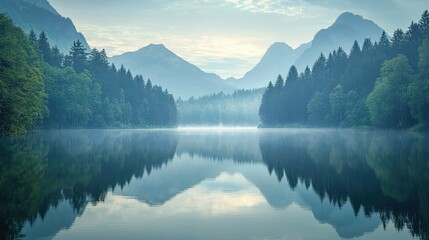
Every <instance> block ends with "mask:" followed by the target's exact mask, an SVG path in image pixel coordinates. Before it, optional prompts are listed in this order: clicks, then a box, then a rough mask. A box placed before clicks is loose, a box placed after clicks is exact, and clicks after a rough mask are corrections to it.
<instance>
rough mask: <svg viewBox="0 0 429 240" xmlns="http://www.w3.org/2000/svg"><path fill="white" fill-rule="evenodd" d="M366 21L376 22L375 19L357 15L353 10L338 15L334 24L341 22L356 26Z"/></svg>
mask: <svg viewBox="0 0 429 240" xmlns="http://www.w3.org/2000/svg"><path fill="white" fill-rule="evenodd" d="M365 23H371V24H375V23H374V22H373V21H371V20H368V19H365V18H363V17H362V16H361V15H357V14H354V13H351V12H344V13H342V14H341V15H340V16H338V18H337V20H335V22H334V24H333V26H335V25H340V24H344V25H349V26H355V25H361V24H365Z"/></svg>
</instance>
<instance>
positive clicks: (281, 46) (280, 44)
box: [268, 42, 293, 51]
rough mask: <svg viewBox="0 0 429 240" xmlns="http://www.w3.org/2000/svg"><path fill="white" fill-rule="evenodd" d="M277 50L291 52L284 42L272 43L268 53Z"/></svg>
mask: <svg viewBox="0 0 429 240" xmlns="http://www.w3.org/2000/svg"><path fill="white" fill-rule="evenodd" d="M277 49H290V50H293V49H292V48H291V47H290V46H289V45H287V43H285V42H275V43H273V44H272V45H271V46H270V47H269V48H268V51H270V50H271V51H273V50H277Z"/></svg>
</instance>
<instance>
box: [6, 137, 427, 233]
mask: <svg viewBox="0 0 429 240" xmlns="http://www.w3.org/2000/svg"><path fill="white" fill-rule="evenodd" d="M0 174H1V175H0V190H1V191H0V239H7V238H23V239H186V240H189V239H352V238H353V239H429V186H428V184H429V135H428V134H420V133H419V134H417V133H408V132H394V131H353V130H323V129H301V130H256V129H224V130H222V129H180V130H125V131H124V130H78V131H46V132H37V133H30V134H27V135H26V136H19V137H2V138H0Z"/></svg>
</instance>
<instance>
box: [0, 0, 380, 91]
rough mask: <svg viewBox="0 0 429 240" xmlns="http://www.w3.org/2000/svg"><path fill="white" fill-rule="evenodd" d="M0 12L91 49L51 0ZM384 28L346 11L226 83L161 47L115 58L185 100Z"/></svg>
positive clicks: (263, 76) (3, 5)
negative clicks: (310, 35) (308, 39)
mask: <svg viewBox="0 0 429 240" xmlns="http://www.w3.org/2000/svg"><path fill="white" fill-rule="evenodd" d="M0 12H5V13H6V14H7V15H8V16H9V17H10V18H11V19H12V20H13V21H14V22H15V23H16V24H17V25H18V26H20V27H21V28H23V29H24V31H26V32H29V31H30V30H32V29H33V30H35V31H36V33H37V34H38V33H40V32H41V31H45V32H46V33H47V35H48V38H49V40H50V42H51V43H52V45H53V46H55V45H56V46H58V48H59V49H60V50H61V51H62V52H63V53H68V51H69V49H70V46H71V45H72V43H73V41H76V40H80V41H81V42H83V44H84V46H85V47H86V48H87V50H88V51H89V50H90V47H89V45H88V43H87V41H86V39H85V37H84V36H83V35H82V34H81V33H79V32H77V30H76V28H75V26H74V24H73V22H72V21H71V19H69V18H64V17H62V16H61V15H60V14H59V13H58V12H57V11H56V10H55V9H54V8H53V7H52V6H51V5H50V3H49V2H48V0H14V1H9V0H0ZM382 32H383V29H381V28H380V27H379V26H378V25H377V24H375V23H374V22H372V21H370V20H367V19H364V18H363V17H361V16H359V15H354V14H352V13H343V14H341V15H340V16H339V17H338V18H337V20H336V21H335V22H334V23H333V24H332V25H331V26H330V27H328V28H326V29H322V30H320V31H319V32H318V33H317V34H316V35H315V36H314V38H313V40H312V41H311V42H308V43H305V44H302V45H301V46H300V47H298V48H296V49H292V48H291V47H290V46H289V45H287V43H283V42H277V43H274V44H273V45H271V46H270V47H269V48H268V50H267V51H266V53H265V55H264V56H263V57H262V59H261V60H260V62H259V63H258V64H257V65H256V66H255V67H254V68H253V69H251V70H250V71H249V72H247V73H246V74H245V75H244V76H243V77H242V78H240V79H235V78H228V79H227V80H223V79H222V78H221V77H219V76H218V75H216V74H214V73H206V72H204V71H203V70H201V69H200V68H198V67H197V66H195V65H193V64H191V63H189V62H187V61H186V60H184V59H183V58H181V57H180V56H178V55H176V54H175V53H173V52H172V51H170V50H169V49H167V48H166V47H165V46H164V45H162V44H158V45H156V44H150V45H148V46H146V47H143V48H141V49H140V50H137V51H135V52H127V53H124V54H121V55H118V56H114V57H112V58H111V59H110V60H111V62H112V63H114V64H115V65H116V66H120V65H124V66H125V67H126V68H129V69H130V70H131V71H132V72H133V73H134V74H141V75H143V77H144V78H145V79H151V81H152V82H153V83H154V84H157V85H161V86H162V87H164V88H166V89H168V91H169V92H170V93H172V94H173V95H174V96H175V97H176V98H179V97H181V98H184V99H187V98H189V97H191V96H193V97H199V96H203V95H208V94H212V93H219V92H224V93H231V92H233V91H234V90H236V89H256V88H263V87H266V86H267V84H268V82H269V81H275V79H276V78H277V75H278V74H282V75H283V76H284V77H286V75H287V73H288V70H289V68H290V66H291V65H295V66H296V67H297V68H298V70H299V71H303V70H304V68H305V67H306V66H309V67H310V68H311V66H312V65H313V63H314V62H315V60H316V59H317V58H318V57H319V56H320V53H322V52H323V53H324V54H325V56H327V55H328V54H329V52H331V51H333V50H334V49H337V48H338V47H342V48H343V49H344V50H345V51H346V52H349V51H350V48H351V46H352V44H353V42H354V41H355V40H358V41H359V42H360V43H362V42H363V40H364V39H365V38H370V39H372V40H378V38H379V37H380V36H381V34H382Z"/></svg>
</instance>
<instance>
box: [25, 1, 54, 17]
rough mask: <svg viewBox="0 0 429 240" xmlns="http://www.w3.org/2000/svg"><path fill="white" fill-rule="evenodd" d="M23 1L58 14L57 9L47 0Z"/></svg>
mask: <svg viewBox="0 0 429 240" xmlns="http://www.w3.org/2000/svg"><path fill="white" fill-rule="evenodd" d="M23 1H24V2H27V3H31V4H33V5H34V6H36V7H39V8H44V9H46V10H48V11H50V12H52V13H53V14H55V15H60V14H59V13H58V12H57V10H55V8H54V7H52V5H51V4H50V3H49V2H48V1H47V0H23Z"/></svg>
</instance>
